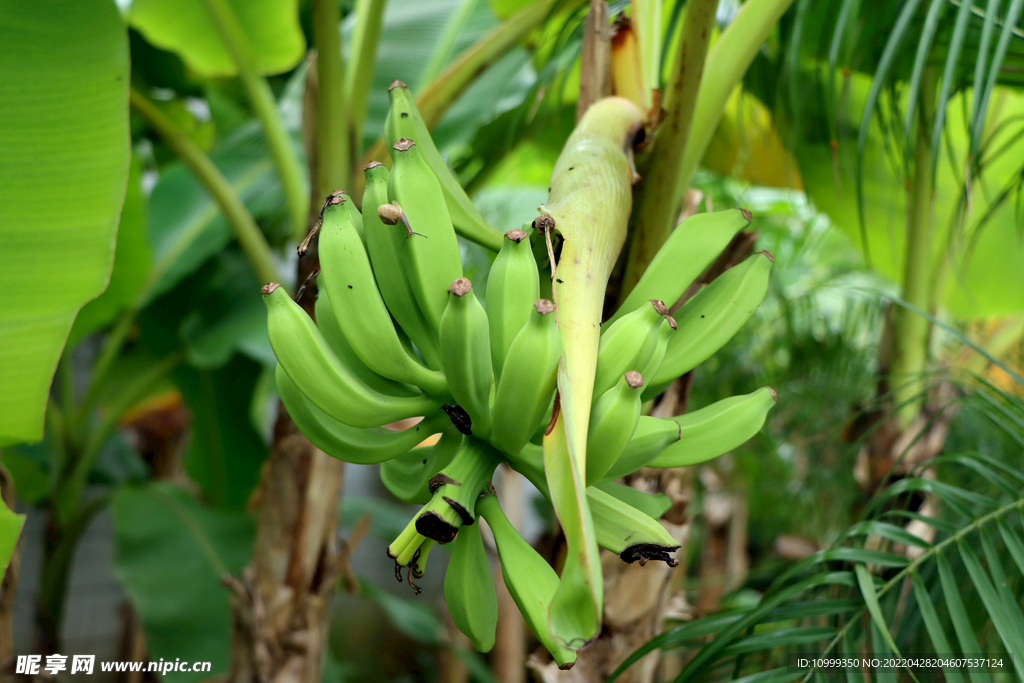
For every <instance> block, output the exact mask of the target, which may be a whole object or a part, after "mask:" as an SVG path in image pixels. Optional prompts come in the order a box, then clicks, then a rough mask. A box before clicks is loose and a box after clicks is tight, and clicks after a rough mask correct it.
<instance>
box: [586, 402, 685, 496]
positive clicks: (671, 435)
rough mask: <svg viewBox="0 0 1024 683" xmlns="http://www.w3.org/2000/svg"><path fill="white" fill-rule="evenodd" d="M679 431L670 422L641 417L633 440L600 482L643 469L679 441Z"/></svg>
mask: <svg viewBox="0 0 1024 683" xmlns="http://www.w3.org/2000/svg"><path fill="white" fill-rule="evenodd" d="M679 431H680V427H679V425H678V424H677V423H676V422H673V421H672V420H662V419H659V418H656V417H649V416H647V415H641V416H640V420H639V421H638V422H637V424H636V431H634V432H633V438H631V439H630V440H629V443H627V444H626V447H625V448H624V449H623V450H622V454H621V455H619V457H618V459H617V460H616V461H615V463H614V464H613V465H612V466H611V468H610V469H609V470H608V471H607V472H606V473H605V475H604V476H603V477H601V481H602V482H604V481H611V480H613V479H618V478H620V477H624V476H626V475H627V474H632V473H633V472H636V471H637V470H638V469H640V468H641V467H644V466H645V465H646V464H647V463H649V462H650V461H652V460H654V459H655V458H656V457H658V455H659V454H660V453H661V452H662V451H664V450H665V449H666V448H668V447H669V446H671V445H672V444H674V443H676V442H677V441H679Z"/></svg>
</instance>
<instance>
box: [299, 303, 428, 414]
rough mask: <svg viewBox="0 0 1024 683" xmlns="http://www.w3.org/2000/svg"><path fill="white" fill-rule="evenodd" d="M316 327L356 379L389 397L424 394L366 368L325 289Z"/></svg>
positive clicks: (317, 307) (316, 311) (317, 312)
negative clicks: (336, 314)
mask: <svg viewBox="0 0 1024 683" xmlns="http://www.w3.org/2000/svg"><path fill="white" fill-rule="evenodd" d="M314 312H315V313H316V326H317V329H319V330H320V334H322V335H323V336H324V339H326V340H327V345H328V346H330V347H331V351H334V355H336V356H337V357H338V360H340V361H341V362H342V364H343V365H344V366H345V367H347V368H348V369H349V370H351V371H352V372H353V373H354V374H355V375H356V377H358V378H359V379H361V380H363V381H364V382H366V384H367V386H369V387H370V388H372V389H375V390H377V391H379V392H380V393H382V394H387V395H389V396H418V395H420V394H422V393H423V392H422V391H420V390H419V389H417V388H416V387H414V386H410V385H408V384H400V383H399V382H396V381H394V380H392V379H388V378H386V377H381V376H380V375H378V374H377V373H376V372H374V371H373V370H371V369H370V368H368V367H366V364H365V363H363V361H361V360H360V359H359V356H357V355H356V352H355V351H353V350H352V347H351V346H350V345H349V343H348V339H346V338H345V334H344V333H343V332H342V331H341V325H339V324H338V319H337V318H336V317H334V309H333V308H332V307H331V299H330V297H329V296H328V295H327V290H326V289H325V288H320V290H319V291H318V293H317V297H316V305H315V311H314Z"/></svg>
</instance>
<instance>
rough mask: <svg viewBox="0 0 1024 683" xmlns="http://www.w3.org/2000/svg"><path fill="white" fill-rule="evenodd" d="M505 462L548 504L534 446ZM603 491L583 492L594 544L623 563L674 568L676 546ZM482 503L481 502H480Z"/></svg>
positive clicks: (638, 513) (635, 511) (659, 529)
mask: <svg viewBox="0 0 1024 683" xmlns="http://www.w3.org/2000/svg"><path fill="white" fill-rule="evenodd" d="M509 462H510V463H512V465H513V467H514V468H515V470H516V471H517V472H519V473H520V474H522V475H523V476H524V477H526V479H527V480H528V481H529V482H530V483H531V484H533V485H534V486H535V487H536V488H537V490H538V491H540V493H541V495H543V496H544V497H545V498H546V499H547V500H548V501H550V500H551V490H550V488H549V487H548V484H547V481H546V479H545V477H544V469H543V463H544V460H543V455H542V454H541V450H540V449H539V448H538V447H537V446H534V445H533V444H527V445H526V447H525V448H523V450H522V451H520V452H519V453H518V454H517V455H516V456H514V457H511V458H509ZM607 488H608V484H607V483H603V484H601V485H600V487H598V486H590V487H588V488H587V490H586V491H587V494H586V495H587V506H588V509H589V510H590V514H591V518H592V520H593V523H594V535H595V536H596V541H597V544H598V545H599V546H601V547H602V548H604V549H605V550H610V551H612V552H614V553H615V554H617V555H618V556H619V557H621V558H622V559H623V560H624V561H625V562H634V561H636V560H640V561H641V562H642V563H644V564H646V563H647V561H648V560H665V561H666V562H668V563H669V564H670V565H671V566H675V560H673V559H671V558H670V557H668V555H667V553H668V552H672V551H673V550H676V549H677V548H678V547H679V546H678V545H677V544H676V543H675V541H674V540H673V539H672V537H671V536H670V535H669V534H668V532H667V531H665V528H664V527H663V526H661V525H660V524H658V522H657V521H656V520H655V519H653V518H652V517H651V516H649V515H647V514H645V513H644V512H643V511H641V510H638V509H636V508H634V507H633V506H632V505H630V504H629V503H627V502H625V501H623V500H620V499H619V498H618V497H616V496H615V495H612V494H611V493H608V491H606V490H603V489H607ZM616 493H618V491H616ZM636 493H637V494H638V495H641V496H643V495H647V494H643V493H642V492H640V491H637V492H636ZM620 495H621V494H620ZM483 500H484V499H483V498H481V499H480V502H483ZM645 502H646V505H645V507H646V506H653V505H656V504H662V505H663V503H661V501H659V500H658V499H654V500H650V501H645ZM477 511H479V512H480V514H481V515H482V516H483V517H484V519H487V523H488V524H490V523H491V520H490V519H488V518H487V516H486V515H485V514H484V511H483V509H482V508H481V507H480V503H477ZM627 551H628V552H627Z"/></svg>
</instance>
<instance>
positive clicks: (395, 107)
mask: <svg viewBox="0 0 1024 683" xmlns="http://www.w3.org/2000/svg"><path fill="white" fill-rule="evenodd" d="M388 97H389V98H390V99H391V108H390V109H389V110H388V118H387V121H386V122H385V124H384V138H385V140H386V141H387V143H388V145H389V146H390V145H393V144H395V142H397V141H398V140H399V139H401V138H409V139H411V140H416V141H417V142H419V143H420V144H421V145H422V146H423V157H424V158H425V159H426V161H427V163H428V164H429V165H430V168H431V169H433V171H434V174H435V175H436V176H437V180H438V182H439V183H440V184H441V190H442V192H443V193H444V201H445V204H446V206H447V207H448V213H449V214H450V215H451V218H452V223H453V224H454V226H455V231H456V232H458V233H459V234H460V235H462V236H463V237H465V238H466V239H468V240H470V241H472V242H476V243H477V244H479V245H481V246H484V247H487V248H488V249H490V250H491V251H498V250H499V249H500V248H501V233H499V232H498V231H497V230H495V229H494V228H492V227H491V226H490V225H488V223H487V221H485V220H484V218H483V216H481V215H480V212H479V211H477V210H476V207H475V206H473V202H472V200H470V198H469V195H467V194H466V191H465V190H463V189H462V186H461V185H459V181H458V180H457V179H456V178H455V176H454V175H452V172H451V170H450V169H449V168H448V165H447V164H446V163H445V162H444V159H443V158H442V157H441V153H440V152H439V151H437V147H436V146H435V145H434V141H433V140H432V139H431V137H430V131H428V130H427V125H426V124H425V123H424V122H423V118H422V117H421V116H420V113H419V111H418V110H417V109H416V103H415V101H414V100H413V97H412V93H410V92H409V89H408V88H407V87H406V85H405V83H402V82H401V81H394V82H393V83H392V84H391V87H390V88H388ZM534 298H535V299H536V298H537V297H534Z"/></svg>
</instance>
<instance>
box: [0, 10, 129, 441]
mask: <svg viewBox="0 0 1024 683" xmlns="http://www.w3.org/2000/svg"><path fill="white" fill-rule="evenodd" d="M0 35H3V40H0V102H3V106H0V150H2V153H0V290H2V291H4V292H7V293H8V296H7V298H6V300H5V302H4V305H3V306H2V307H0V377H2V378H3V379H2V382H3V389H2V391H0V448H2V447H3V446H5V445H9V444H12V443H18V442H23V441H38V440H39V439H40V438H41V437H42V433H43V413H44V409H45V406H46V396H47V392H48V390H49V387H50V379H51V378H52V376H53V372H54V369H55V368H56V365H57V359H58V358H59V357H60V354H61V349H62V348H63V346H64V341H65V339H66V338H67V335H68V332H69V330H70V329H71V324H72V322H74V319H75V314H76V313H77V312H78V309H79V308H81V306H82V305H83V304H84V303H85V302H87V301H89V300H90V299H93V298H94V297H96V295H98V294H99V293H100V292H102V291H103V289H104V287H106V284H107V278H108V276H109V274H110V269H111V266H112V260H113V253H114V241H115V238H116V235H117V217H118V213H119V212H120V210H121V204H122V202H123V200H124V194H125V183H126V180H127V177H128V162H129V147H128V142H129V140H128V105H127V103H128V39H127V35H126V30H125V27H124V24H123V22H122V21H121V18H120V16H119V15H118V13H117V8H116V6H115V5H114V3H112V2H110V0H76V1H75V2H66V1H62V0H33V1H32V2H22V0H0Z"/></svg>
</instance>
